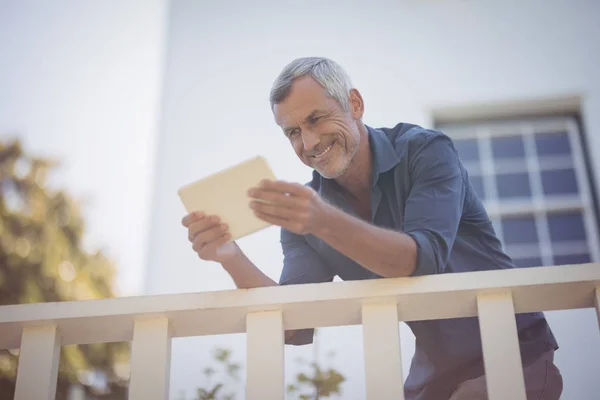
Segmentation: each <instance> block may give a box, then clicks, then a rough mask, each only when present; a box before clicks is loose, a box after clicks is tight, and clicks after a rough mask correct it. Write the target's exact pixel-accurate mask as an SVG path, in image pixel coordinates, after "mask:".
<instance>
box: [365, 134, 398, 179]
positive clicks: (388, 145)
mask: <svg viewBox="0 0 600 400" xmlns="http://www.w3.org/2000/svg"><path fill="white" fill-rule="evenodd" d="M365 126H366V127H367V130H368V132H369V142H370V147H371V156H372V158H373V176H372V182H373V186H375V185H376V184H377V180H378V179H379V175H380V174H382V173H384V172H387V171H389V170H391V169H392V168H394V167H395V166H396V165H398V163H399V162H400V157H399V156H398V153H397V152H396V149H395V148H394V145H393V144H392V142H391V140H390V139H389V138H388V136H387V135H386V134H385V133H384V132H383V131H381V130H379V129H374V128H371V127H370V126H367V125H365Z"/></svg>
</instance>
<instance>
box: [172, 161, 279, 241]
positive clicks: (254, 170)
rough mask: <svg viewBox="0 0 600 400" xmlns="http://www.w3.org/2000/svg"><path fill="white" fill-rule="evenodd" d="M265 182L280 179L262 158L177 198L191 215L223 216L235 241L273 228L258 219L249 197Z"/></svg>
mask: <svg viewBox="0 0 600 400" xmlns="http://www.w3.org/2000/svg"><path fill="white" fill-rule="evenodd" d="M263 179H269V180H275V179H276V178H275V175H274V174H273V171H272V170H271V168H270V167H269V164H268V163H267V161H266V160H265V159H264V158H263V157H260V156H258V157H255V158H252V159H249V160H246V161H244V162H242V163H240V164H238V165H235V166H233V167H230V168H227V169H225V170H223V171H221V172H217V173H216V174H214V175H211V176H208V177H206V178H203V179H200V180H198V181H196V182H192V183H190V184H188V185H185V186H183V187H181V188H180V189H179V190H178V191H177V194H178V195H179V197H180V199H181V202H182V203H183V206H184V207H185V209H186V211H187V212H188V213H192V212H196V211H201V212H204V213H205V214H207V215H217V216H219V217H220V218H221V220H222V221H223V222H225V223H226V224H228V225H229V231H230V233H231V240H232V241H233V240H237V239H239V238H242V237H244V236H246V235H249V234H251V233H254V232H256V231H259V230H261V229H263V228H266V227H268V226H270V224H269V223H267V222H265V221H263V220H261V219H259V218H258V217H256V216H255V215H254V211H253V210H252V209H251V208H250V201H251V198H250V197H249V196H248V190H249V189H250V188H251V187H255V186H257V185H258V184H259V183H260V181H262V180H263Z"/></svg>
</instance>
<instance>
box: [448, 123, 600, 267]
mask: <svg viewBox="0 0 600 400" xmlns="http://www.w3.org/2000/svg"><path fill="white" fill-rule="evenodd" d="M437 127H438V129H440V130H442V131H443V132H445V133H446V134H448V135H449V136H450V137H452V139H453V140H454V143H455V146H456V149H457V151H458V154H459V156H460V158H461V160H462V162H463V164H464V165H465V167H466V169H467V171H468V173H469V177H470V181H471V184H472V186H473V188H474V189H475V191H476V192H477V194H478V195H479V196H480V198H481V199H482V200H483V201H484V203H485V205H486V208H487V210H488V213H489V215H490V217H491V218H492V221H493V223H494V228H495V229H496V233H497V234H498V236H499V237H500V240H501V241H502V243H503V246H504V248H505V250H506V251H507V253H508V254H509V255H510V256H511V257H512V259H513V260H514V262H515V264H516V265H517V266H522V267H530V266H541V265H563V264H578V263H587V262H591V261H599V260H600V255H599V245H598V223H597V221H598V220H597V219H596V214H595V210H596V208H595V205H594V201H593V196H592V192H591V185H590V181H591V180H590V179H589V174H588V171H587V168H586V163H585V158H584V157H585V154H584V152H583V150H582V143H581V132H580V131H579V128H578V124H577V121H576V120H575V118H572V117H539V118H523V119H518V120H514V119H512V120H509V119H502V120H492V121H478V122H452V123H443V124H438V126H437Z"/></svg>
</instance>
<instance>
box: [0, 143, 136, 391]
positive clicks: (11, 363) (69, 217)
mask: <svg viewBox="0 0 600 400" xmlns="http://www.w3.org/2000/svg"><path fill="white" fill-rule="evenodd" d="M56 166H57V163H55V162H53V161H52V160H49V159H44V158H39V157H33V156H30V155H28V154H26V153H25V152H24V150H23V148H22V146H21V143H20V142H19V141H18V140H15V141H11V142H0V305H7V304H22V303H40V302H59V301H69V300H82V299H99V298H108V297H114V293H113V291H112V283H113V279H114V272H115V271H114V267H113V264H112V262H111V261H110V260H109V259H108V258H107V257H106V256H105V255H104V254H102V253H101V252H99V251H97V252H90V251H89V250H88V249H86V248H85V246H84V245H83V237H84V233H85V224H84V219H83V217H82V215H81V212H80V209H79V205H78V203H77V202H76V201H75V200H74V199H73V198H72V197H71V196H70V195H69V194H68V193H67V192H65V191H62V190H52V189H51V188H50V187H49V185H48V176H49V174H50V172H51V171H52V170H53V168H55V167H56ZM128 359H129V344H128V343H98V344H91V345H74V346H64V347H62V349H61V359H60V364H59V375H58V384H57V397H56V398H57V399H64V398H66V396H67V392H68V389H69V386H70V385H71V384H72V383H79V384H82V385H83V386H84V388H85V391H86V392H87V393H93V394H94V395H95V396H96V397H98V398H108V397H109V398H112V399H117V398H122V399H124V398H125V397H126V381H125V378H124V377H123V374H118V373H117V372H118V371H117V369H116V368H115V367H116V365H117V364H119V363H122V364H125V365H126V364H127V362H128ZM17 360H18V351H0V392H2V393H3V394H6V395H7V396H10V397H11V398H12V393H13V392H14V382H15V377H16V369H17ZM102 396H107V397H102Z"/></svg>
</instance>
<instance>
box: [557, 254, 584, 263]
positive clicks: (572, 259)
mask: <svg viewBox="0 0 600 400" xmlns="http://www.w3.org/2000/svg"><path fill="white" fill-rule="evenodd" d="M589 262H591V259H590V255H589V254H569V255H563V256H554V265H567V264H586V263H589Z"/></svg>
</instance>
